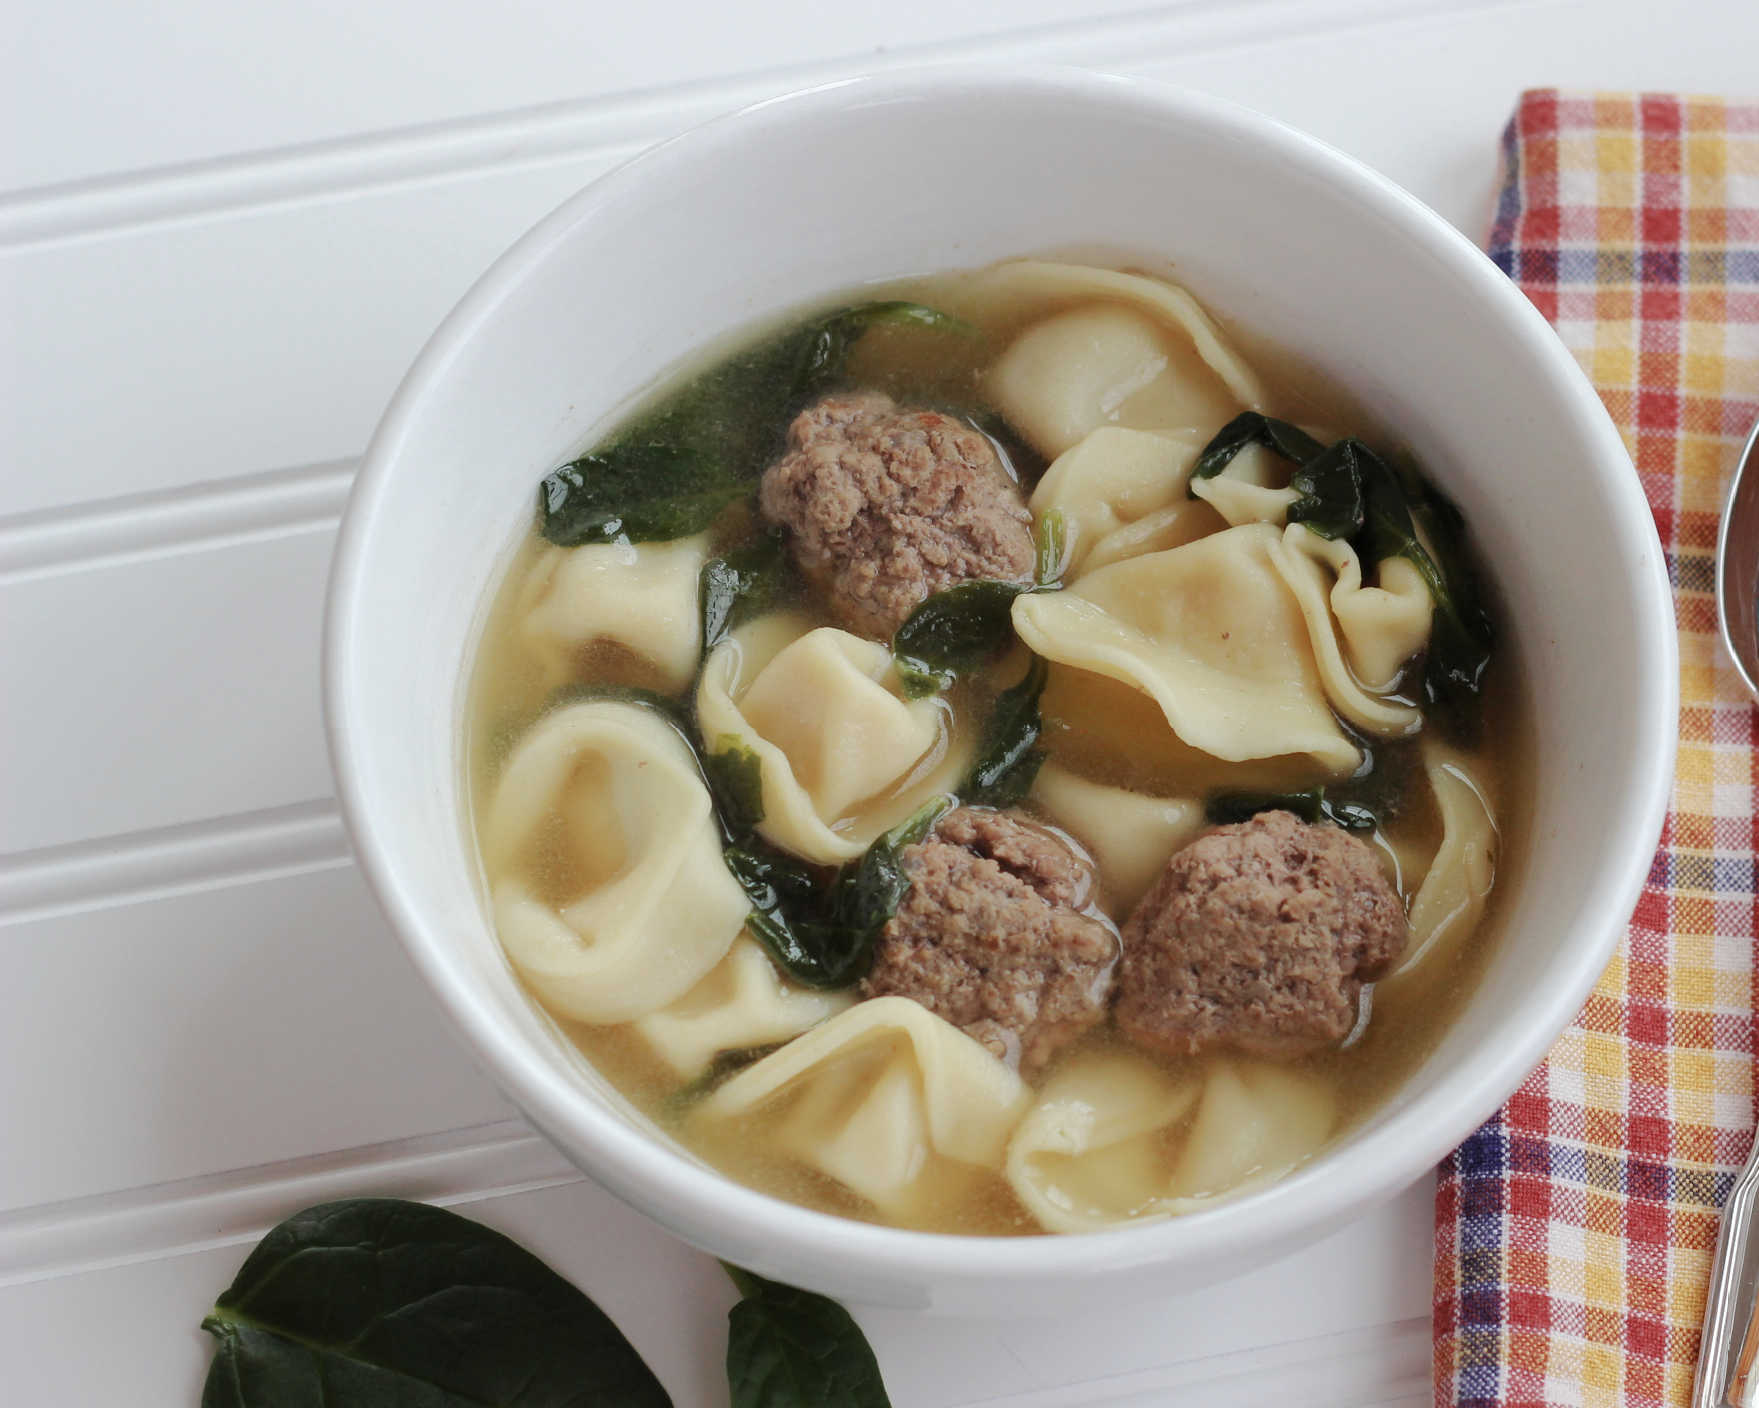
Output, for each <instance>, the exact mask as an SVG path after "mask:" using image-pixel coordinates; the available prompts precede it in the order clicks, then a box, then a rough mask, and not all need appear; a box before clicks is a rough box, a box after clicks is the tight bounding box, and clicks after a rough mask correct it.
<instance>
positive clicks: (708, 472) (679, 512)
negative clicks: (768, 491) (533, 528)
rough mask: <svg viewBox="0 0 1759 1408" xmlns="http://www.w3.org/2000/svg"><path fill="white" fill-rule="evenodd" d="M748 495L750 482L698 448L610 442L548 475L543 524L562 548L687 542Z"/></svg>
mask: <svg viewBox="0 0 1759 1408" xmlns="http://www.w3.org/2000/svg"><path fill="white" fill-rule="evenodd" d="M749 492H750V486H749V485H747V484H744V483H742V482H741V481H740V480H738V479H736V478H734V477H733V476H731V475H730V474H728V473H727V470H726V468H725V467H724V466H723V465H722V464H721V463H720V462H719V461H718V460H716V459H714V458H712V457H710V456H708V455H705V454H703V453H701V452H700V451H697V450H693V449H686V448H681V447H679V446H676V445H612V446H610V447H609V448H607V449H604V450H596V451H594V452H593V453H591V454H587V455H582V456H581V457H580V458H579V459H577V460H571V461H569V462H568V463H567V464H565V465H563V466H562V467H561V468H560V469H557V470H553V471H551V472H550V473H549V474H547V475H545V476H544V479H543V482H542V483H541V484H539V485H538V493H537V508H538V527H539V531H540V532H542V533H543V535H544V537H545V538H547V539H549V541H550V542H552V543H556V544H558V545H560V546H562V547H565V548H572V547H578V546H580V545H581V544H583V543H616V542H626V543H645V542H655V541H660V540H664V539H669V538H688V537H690V536H691V534H693V533H700V532H702V531H703V530H704V529H705V528H707V527H708V526H709V525H710V524H711V523H713V522H714V521H715V520H716V519H717V518H719V517H720V516H721V513H722V511H723V510H725V509H726V507H727V506H728V505H729V504H731V503H733V502H734V501H735V500H738V499H741V498H744V497H745V496H746V494H747V493H749Z"/></svg>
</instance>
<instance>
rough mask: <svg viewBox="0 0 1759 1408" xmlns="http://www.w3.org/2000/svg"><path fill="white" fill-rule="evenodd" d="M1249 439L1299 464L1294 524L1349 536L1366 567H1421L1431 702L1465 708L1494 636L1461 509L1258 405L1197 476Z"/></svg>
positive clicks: (1211, 452)
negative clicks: (1431, 615) (1430, 607)
mask: <svg viewBox="0 0 1759 1408" xmlns="http://www.w3.org/2000/svg"><path fill="white" fill-rule="evenodd" d="M1248 445H1264V446H1267V447H1268V448H1270V449H1271V450H1274V451H1275V452H1276V453H1277V454H1279V455H1281V456H1282V457H1283V458H1284V459H1287V460H1291V461H1293V462H1294V463H1295V465H1296V466H1297V467H1296V470H1295V472H1294V474H1293V475H1292V476H1291V477H1290V479H1289V483H1290V486H1291V487H1292V488H1294V489H1296V490H1297V491H1298V492H1299V495H1300V497H1299V498H1297V499H1296V500H1295V502H1294V503H1293V504H1291V505H1290V506H1289V521H1290V522H1291V523H1303V524H1305V525H1306V526H1307V527H1308V528H1309V529H1311V530H1312V531H1313V532H1315V533H1317V534H1319V535H1320V536H1321V537H1322V538H1333V539H1343V540H1345V541H1347V542H1348V543H1349V544H1350V546H1351V547H1353V548H1354V549H1355V550H1356V555H1357V556H1358V557H1359V558H1360V559H1361V560H1362V563H1363V566H1364V570H1366V569H1367V568H1369V567H1372V566H1373V565H1374V564H1376V563H1380V562H1384V561H1386V560H1387V559H1388V558H1393V557H1402V558H1404V559H1405V560H1406V561H1408V562H1409V563H1411V565H1412V566H1413V567H1415V568H1416V569H1417V571H1418V573H1419V574H1420V575H1421V576H1422V578H1423V581H1424V584H1425V585H1426V586H1427V587H1428V588H1429V595H1430V597H1431V599H1432V600H1433V601H1434V603H1435V624H1434V626H1433V628H1432V629H1431V631H1430V637H1429V648H1428V651H1427V654H1426V656H1425V660H1424V670H1423V692H1424V698H1425V702H1427V703H1429V704H1432V705H1434V704H1442V705H1446V706H1448V707H1450V708H1451V709H1453V710H1454V711H1456V712H1460V711H1463V710H1464V709H1465V706H1467V705H1469V704H1470V702H1471V701H1472V699H1473V698H1474V697H1475V696H1476V695H1477V694H1478V692H1479V690H1480V689H1481V688H1482V687H1483V683H1484V671H1485V669H1486V667H1487V666H1488V665H1489V663H1490V650H1491V646H1492V644H1493V643H1494V632H1493V630H1492V626H1491V621H1490V614H1489V612H1487V611H1486V610H1485V609H1484V605H1483V602H1482V599H1481V597H1480V594H1479V591H1478V587H1477V582H1476V580H1475V574H1474V573H1473V571H1472V568H1471V564H1470V561H1469V559H1468V557H1467V554H1466V552H1465V547H1464V524H1463V523H1462V521H1461V518H1460V514H1459V511H1458V510H1457V509H1456V508H1455V507H1454V506H1453V505H1452V504H1451V503H1449V502H1448V501H1447V500H1446V499H1445V498H1443V497H1441V496H1440V495H1439V494H1437V493H1436V492H1435V491H1434V490H1432V489H1430V488H1429V487H1428V486H1427V485H1425V484H1424V483H1423V482H1422V481H1421V480H1420V479H1419V478H1418V477H1417V476H1416V475H1415V474H1409V475H1404V476H1401V475H1400V474H1398V473H1397V472H1395V471H1394V469H1393V468H1392V466H1390V465H1389V464H1388V463H1387V462H1386V461H1385V460H1383V459H1382V458H1381V457H1380V456H1379V455H1377V454H1375V452H1374V451H1373V450H1371V449H1370V448H1369V447H1368V446H1367V445H1365V444H1363V442H1362V441H1360V440H1357V439H1354V438H1347V439H1343V440H1340V441H1338V442H1337V443H1336V444H1335V445H1332V446H1330V447H1329V448H1328V447H1326V446H1324V445H1321V444H1320V443H1319V442H1318V441H1317V440H1315V439H1314V438H1313V437H1312V436H1311V435H1308V434H1307V433H1306V432H1305V431H1304V430H1302V429H1300V428H1299V427H1298V426H1294V425H1291V424H1290V423H1289V422H1288V421H1282V420H1275V419H1273V418H1272V417H1270V416H1265V415H1260V414H1258V413H1257V412H1256V411H1248V412H1246V413H1245V414H1243V415H1239V416H1236V417H1234V419H1233V420H1231V421H1229V422H1228V423H1227V424H1226V425H1225V426H1223V427H1222V428H1221V430H1220V431H1219V432H1217V434H1216V436H1215V438H1214V439H1212V440H1211V441H1210V442H1209V444H1208V445H1206V446H1205V447H1204V449H1203V451H1202V453H1201V454H1200V455H1198V457H1197V465H1196V467H1195V468H1194V469H1193V470H1192V471H1191V478H1192V481H1193V482H1194V483H1195V481H1197V480H1199V479H1209V478H1213V477H1214V476H1215V475H1217V474H1220V473H1221V472H1222V470H1224V469H1226V468H1227V466H1228V464H1229V463H1230V462H1231V461H1232V460H1233V458H1234V456H1235V455H1237V454H1239V453H1240V451H1241V450H1243V449H1245V448H1246V447H1247V446H1248ZM1419 524H1421V525H1422V534H1423V535H1422V536H1420V535H1419V533H1418V525H1419ZM1424 536H1427V538H1428V541H1429V543H1430V545H1431V546H1432V547H1433V548H1434V553H1433V554H1432V553H1431V552H1430V550H1429V548H1426V547H1425V546H1424V541H1423V537H1424Z"/></svg>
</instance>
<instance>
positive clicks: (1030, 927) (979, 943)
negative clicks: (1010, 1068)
mask: <svg viewBox="0 0 1759 1408" xmlns="http://www.w3.org/2000/svg"><path fill="white" fill-rule="evenodd" d="M901 860H902V863H903V867H904V872H905V874H907V875H908V876H909V877H910V891H909V893H908V894H907V895H905V897H904V901H903V903H902V904H900V905H899V907H898V912H897V914H896V915H894V916H893V917H892V920H891V922H890V923H889V924H887V925H886V927H885V929H884V930H883V931H881V934H880V938H879V942H878V944H877V945H876V946H875V949H874V961H873V968H872V970H871V971H870V972H869V973H868V975H867V977H866V979H865V980H864V981H863V983H862V995H863V996H864V997H881V996H885V995H886V994H890V993H896V994H900V995H902V996H904V997H909V998H914V999H915V1000H916V1001H917V1002H920V1003H921V1004H922V1005H923V1006H924V1007H926V1008H928V1010H929V1011H930V1012H933V1013H936V1014H937V1015H939V1016H941V1017H944V1018H945V1019H946V1020H947V1021H949V1022H951V1023H952V1024H953V1025H954V1026H956V1027H958V1028H960V1029H961V1030H962V1031H964V1032H966V1033H968V1034H969V1035H971V1036H973V1037H975V1038H977V1040H979V1041H981V1042H982V1043H983V1044H984V1045H985V1046H987V1047H989V1049H990V1050H991V1051H993V1052H995V1053H996V1055H997V1056H999V1057H1001V1058H1002V1059H1003V1060H1004V1061H1007V1062H1009V1064H1014V1063H1016V1062H1018V1065H1019V1068H1020V1070H1021V1071H1022V1072H1024V1073H1026V1074H1031V1073H1032V1072H1034V1071H1037V1070H1039V1069H1041V1068H1042V1067H1043V1066H1044V1064H1045V1062H1046V1061H1048V1060H1049V1059H1050V1058H1051V1057H1052V1056H1053V1055H1054V1054H1055V1053H1056V1052H1057V1051H1058V1050H1059V1049H1060V1048H1061V1047H1063V1046H1065V1045H1066V1044H1067V1043H1069V1042H1071V1041H1073V1040H1074V1039H1075V1038H1076V1037H1078V1036H1080V1035H1081V1033H1082V1032H1084V1031H1086V1030H1087V1029H1088V1028H1089V1027H1091V1026H1094V1025H1095V1024H1096V1023H1098V1022H1099V1021H1100V1020H1101V1019H1102V1018H1103V1017H1104V1016H1105V1007H1106V999H1107V997H1108V996H1109V994H1110V991H1111V982H1112V970H1113V967H1114V966H1115V964H1116V962H1117V957H1118V940H1117V938H1116V936H1115V935H1114V934H1113V933H1112V931H1111V930H1110V929H1109V928H1108V927H1107V926H1106V925H1105V924H1103V923H1102V922H1100V921H1099V920H1097V919H1094V918H1091V917H1089V916H1088V915H1086V914H1083V913H1081V912H1080V906H1082V905H1084V904H1085V903H1086V902H1087V897H1088V894H1089V893H1090V892H1091V890H1092V888H1093V872H1092V870H1091V868H1090V867H1089V866H1088V865H1087V863H1086V862H1085V861H1084V860H1082V859H1081V858H1080V857H1079V856H1077V855H1075V854H1074V852H1072V851H1071V850H1070V849H1069V848H1068V846H1066V845H1065V844H1064V843H1063V842H1062V841H1061V840H1060V839H1059V838H1058V837H1057V836H1055V835H1053V834H1052V833H1051V832H1049V831H1047V830H1045V829H1044V828H1043V827H1041V826H1036V825H1034V824H1033V823H1031V822H1029V821H1025V820H1022V819H1021V818H1019V817H1017V816H1014V815H1012V814H1010V813H1007V812H995V811H986V810H981V809H978V808H974V807H961V808H959V809H958V810H957V811H953V812H949V813H948V814H947V815H946V816H945V817H943V818H942V820H941V822H940V825H939V826H937V827H936V828H935V833H934V835H932V836H930V837H929V838H928V839H927V840H925V841H923V842H921V843H920V844H918V845H915V846H907V847H905V848H904V850H903V852H902V854H901Z"/></svg>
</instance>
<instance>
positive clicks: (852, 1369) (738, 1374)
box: [727, 1266, 891, 1408]
mask: <svg viewBox="0 0 1759 1408" xmlns="http://www.w3.org/2000/svg"><path fill="white" fill-rule="evenodd" d="M727 1274H728V1275H729V1276H731V1277H732V1278H733V1283H734V1284H735V1285H736V1286H738V1287H739V1289H740V1291H741V1292H742V1293H743V1294H744V1297H745V1298H744V1299H743V1300H741V1301H740V1302H739V1303H738V1304H737V1305H735V1306H734V1307H733V1309H732V1310H731V1311H730V1312H729V1313H728V1315H727V1384H728V1386H729V1387H730V1388H731V1390H732V1394H733V1402H732V1408H825V1405H827V1404H835V1405H837V1408H891V1399H890V1398H889V1397H887V1395H886V1386H885V1381H884V1380H883V1379H882V1378H881V1377H880V1369H879V1362H878V1361H877V1360H876V1359H875V1358H874V1357H873V1350H872V1348H871V1347H870V1346H869V1345H868V1343H867V1338H866V1336H864V1335H863V1334H862V1333H861V1327H860V1326H859V1325H857V1324H856V1323H855V1321H854V1320H853V1319H852V1318H851V1317H850V1314H849V1312H848V1311H847V1310H845V1309H843V1307H842V1306H840V1305H838V1304H837V1303H836V1302H835V1301H832V1300H826V1299H825V1298H824V1297H823V1296H819V1295H814V1294H813V1293H812V1292H811V1291H802V1290H796V1289H795V1288H794V1287H793V1286H784V1285H781V1284H779V1283H777V1282H775V1281H766V1280H764V1279H763V1278H762V1277H761V1276H755V1275H753V1274H752V1273H751V1272H749V1271H742V1270H740V1269H739V1268H738V1267H735V1266H729V1267H727Z"/></svg>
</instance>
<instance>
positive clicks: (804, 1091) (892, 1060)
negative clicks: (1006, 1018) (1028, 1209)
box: [693, 997, 1032, 1217]
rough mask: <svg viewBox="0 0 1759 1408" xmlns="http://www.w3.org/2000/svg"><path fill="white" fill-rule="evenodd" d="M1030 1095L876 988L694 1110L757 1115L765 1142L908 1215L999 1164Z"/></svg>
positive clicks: (974, 1047) (714, 1116) (702, 1116)
mask: <svg viewBox="0 0 1759 1408" xmlns="http://www.w3.org/2000/svg"><path fill="white" fill-rule="evenodd" d="M1031 1098H1032V1097H1031V1092H1030V1090H1029V1089H1028V1088H1027V1086H1026V1084H1025V1083H1024V1082H1023V1081H1022V1080H1021V1079H1020V1077H1019V1076H1018V1075H1016V1074H1015V1073H1014V1072H1013V1071H1011V1070H1010V1069H1008V1067H1007V1066H1005V1065H1003V1064H1002V1063H1001V1062H1000V1061H998V1060H997V1059H996V1058H995V1057H994V1056H993V1055H992V1054H991V1053H990V1052H989V1051H988V1050H987V1049H986V1048H984V1047H983V1046H982V1045H980V1044H979V1043H978V1042H976V1041H974V1040H973V1039H972V1038H970V1037H968V1036H966V1035H965V1034H964V1033H963V1032H961V1031H959V1030H958V1029H957V1028H956V1027H953V1026H951V1025H949V1024H948V1023H947V1022H945V1021H943V1020H942V1019H941V1018H939V1017H937V1016H935V1015H934V1014H933V1013H931V1012H929V1011H928V1009H927V1008H925V1007H921V1006H919V1005H918V1004H917V1003H915V1002H912V1001H911V1000H910V999H909V998H906V997H876V998H870V999H869V1000H868V1001H866V1002H862V1003H858V1004H856V1005H855V1006H854V1007H852V1008H850V1009H849V1010H848V1011H846V1012H844V1013H842V1014H841V1015H840V1016H836V1017H833V1018H832V1019H831V1020H830V1021H828V1022H826V1023H824V1024H823V1025H822V1026H819V1027H815V1028H814V1029H813V1030H811V1031H809V1032H808V1033H806V1035H805V1036H801V1037H796V1038H795V1039H794V1040H793V1041H791V1042H789V1043H788V1044H787V1045H786V1046H784V1047H782V1049H781V1050H779V1051H776V1052H773V1053H772V1054H770V1055H768V1056H766V1057H764V1058H763V1059H762V1060H761V1061H759V1062H757V1063H756V1064H755V1065H753V1066H750V1067H748V1068H747V1069H745V1070H743V1071H741V1072H740V1073H739V1074H738V1075H736V1076H734V1077H733V1078H732V1079H731V1080H729V1081H727V1083H726V1084H725V1085H723V1086H721V1087H720V1088H719V1089H718V1090H716V1091H715V1092H714V1094H712V1095H710V1096H709V1097H708V1098H707V1099H706V1100H704V1101H703V1102H702V1104H701V1105H700V1106H698V1107H697V1109H696V1111H695V1113H694V1116H693V1118H694V1119H697V1120H704V1121H709V1122H711V1123H713V1122H717V1121H724V1120H735V1119H736V1120H761V1121H762V1122H763V1123H764V1125H765V1126H766V1133H767V1135H768V1138H769V1142H770V1147H772V1148H775V1149H777V1150H779V1151H781V1152H782V1153H784V1154H786V1155H787V1156H789V1157H790V1158H793V1159H795V1160H797V1161H798V1162H800V1163H801V1164H803V1165H805V1166H806V1167H808V1168H811V1169H814V1170H816V1171H817V1172H819V1173H822V1174H824V1175H825V1176H827V1177H829V1178H833V1179H835V1180H836V1181H837V1182H838V1183H841V1184H842V1185H843V1186H844V1187H845V1188H848V1189H849V1190H850V1191H851V1192H853V1193H855V1194H857V1195H859V1196H860V1197H862V1198H865V1199H866V1200H867V1201H868V1202H870V1203H872V1204H873V1205H874V1207H876V1208H877V1209H879V1210H880V1211H881V1212H882V1213H886V1214H888V1215H891V1216H896V1217H908V1216H910V1215H911V1214H912V1213H913V1212H915V1211H917V1210H919V1209H920V1208H921V1207H922V1206H923V1205H924V1204H925V1203H927V1202H930V1201H932V1200H933V1199H934V1198H935V1196H936V1193H937V1185H939V1184H942V1183H944V1182H945V1181H947V1180H948V1179H957V1178H959V1177H960V1175H961V1173H962V1172H963V1171H964V1170H968V1169H973V1168H975V1169H999V1168H1000V1166H1001V1162H1002V1155H1003V1152H1004V1150H1005V1149H1006V1148H1007V1144H1008V1138H1009V1135H1010V1134H1011V1133H1012V1132H1013V1130H1014V1127H1015V1126H1016V1125H1017V1124H1018V1123H1019V1122H1020V1116H1021V1114H1022V1113H1023V1112H1024V1111H1025V1109H1026V1106H1027V1105H1028V1103H1029V1102H1030V1100H1031Z"/></svg>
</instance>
